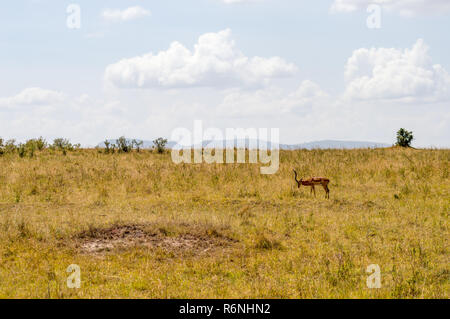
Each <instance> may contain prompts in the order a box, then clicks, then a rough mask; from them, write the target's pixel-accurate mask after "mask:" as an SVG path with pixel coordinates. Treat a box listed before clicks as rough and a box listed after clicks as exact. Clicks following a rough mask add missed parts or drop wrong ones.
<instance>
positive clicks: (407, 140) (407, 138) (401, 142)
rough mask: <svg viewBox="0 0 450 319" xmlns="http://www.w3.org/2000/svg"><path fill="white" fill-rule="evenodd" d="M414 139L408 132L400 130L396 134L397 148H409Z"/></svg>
mask: <svg viewBox="0 0 450 319" xmlns="http://www.w3.org/2000/svg"><path fill="white" fill-rule="evenodd" d="M413 139H414V137H413V134H412V132H408V131H407V130H405V129H404V128H401V129H399V130H398V132H397V143H396V145H397V146H401V147H411V142H412V140H413Z"/></svg>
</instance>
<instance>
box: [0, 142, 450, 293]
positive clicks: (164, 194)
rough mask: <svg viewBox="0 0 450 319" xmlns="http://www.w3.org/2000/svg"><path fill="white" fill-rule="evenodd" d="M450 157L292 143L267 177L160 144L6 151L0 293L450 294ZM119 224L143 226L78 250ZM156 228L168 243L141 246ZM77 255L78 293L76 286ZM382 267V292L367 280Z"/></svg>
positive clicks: (0, 192)
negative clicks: (130, 235)
mask: <svg viewBox="0 0 450 319" xmlns="http://www.w3.org/2000/svg"><path fill="white" fill-rule="evenodd" d="M449 160H450V151H449V150H413V149H398V148H392V149H378V150H314V151H306V150H305V151H282V152H281V163H280V170H279V171H278V173H277V174H275V175H267V176H265V175H260V174H259V165H254V164H220V165H209V164H195V165H194V164H192V165H190V164H184V165H175V164H173V163H172V162H171V160H170V154H163V155H160V154H154V153H150V152H148V151H143V152H141V153H136V152H135V153H132V154H113V155H111V154H99V153H98V152H97V151H95V150H76V151H74V152H68V153H67V156H63V155H62V154H61V153H60V152H57V151H52V150H45V151H42V152H37V153H35V155H34V157H33V158H19V157H18V156H17V155H4V156H1V157H0V297H2V298H16V297H25V298H45V297H50V298H135V297H136V298H208V297H209V298H375V297H376V298H448V297H449V254H448V238H449V232H448V216H449V212H450V209H449V207H450V203H449V172H448V168H449ZM292 168H296V169H297V171H298V172H299V173H300V174H301V175H303V176H311V175H321V176H326V177H328V178H330V180H331V183H330V185H329V187H330V191H331V193H330V200H325V199H324V198H323V197H324V192H323V190H322V189H321V188H318V189H317V198H314V197H311V196H310V194H309V189H306V188H300V190H298V189H297V188H296V183H295V182H294V180H293V174H292ZM117 225H125V226H126V225H137V229H138V230H139V232H145V235H142V236H143V237H139V236H138V237H137V240H132V241H131V242H130V243H131V245H128V246H126V247H124V248H122V249H112V251H109V252H92V253H90V252H89V251H83V250H82V249H80V247H82V245H83V240H84V241H86V240H89V239H90V238H91V239H95V238H98V237H96V236H97V235H96V234H99V233H100V234H104V233H105V231H108V229H113V228H114V227H116V228H117V227H118V226H117ZM132 229H133V228H132ZM80 234H85V235H86V234H87V235H86V236H85V237H83V236H81V235H80ZM139 234H141V233H139ZM102 236H103V235H102ZM151 236H156V237H152V238H160V240H161V241H163V244H161V245H160V246H158V245H155V246H145V245H140V242H139V241H140V240H141V239H142V238H144V239H145V238H150V237H151ZM82 237H83V238H82ZM106 237H107V236H106ZM186 238H190V239H192V241H191V242H188V241H186ZM209 239H211V240H209ZM222 239H224V240H225V241H226V242H225V244H224V243H223V241H222ZM104 240H108V238H106V239H104ZM127 240H128V239H127ZM192 243H193V244H192ZM183 245H184V246H183ZM70 264H77V265H79V266H80V268H81V280H82V284H81V288H80V289H69V288H68V287H67V286H66V278H67V276H68V275H69V274H68V273H67V272H66V268H67V267H68V266H69V265H70ZM370 264H378V265H379V266H380V268H381V280H382V287H381V288H380V289H369V288H367V286H366V278H367V276H368V275H369V274H367V273H366V268H367V266H368V265H370Z"/></svg>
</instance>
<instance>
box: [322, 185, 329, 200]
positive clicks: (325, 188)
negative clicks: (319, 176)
mask: <svg viewBox="0 0 450 319" xmlns="http://www.w3.org/2000/svg"><path fill="white" fill-rule="evenodd" d="M322 187H323V190H324V191H325V198H327V194H328V190H327V189H328V188H327V184H322Z"/></svg>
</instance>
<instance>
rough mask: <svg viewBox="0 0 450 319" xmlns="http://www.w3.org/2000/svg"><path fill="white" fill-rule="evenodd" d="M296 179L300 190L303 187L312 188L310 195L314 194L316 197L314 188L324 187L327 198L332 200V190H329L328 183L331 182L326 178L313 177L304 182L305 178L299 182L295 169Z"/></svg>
mask: <svg viewBox="0 0 450 319" xmlns="http://www.w3.org/2000/svg"><path fill="white" fill-rule="evenodd" d="M294 174H295V176H294V179H295V181H296V182H297V185H298V188H300V186H301V185H303V186H311V191H310V193H312V192H314V197H315V196H316V189H315V188H314V185H322V187H323V189H324V190H325V198H330V190H329V189H328V183H329V182H330V180H329V179H328V178H325V177H311V178H308V179H305V180H303V178H300V180H297V172H296V171H295V169H294Z"/></svg>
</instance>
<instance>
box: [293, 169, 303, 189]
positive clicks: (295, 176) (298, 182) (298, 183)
mask: <svg viewBox="0 0 450 319" xmlns="http://www.w3.org/2000/svg"><path fill="white" fill-rule="evenodd" d="M293 171H294V179H295V181H296V182H297V185H298V187H299V188H300V185H301V181H302V180H301V179H300V180H298V179H297V172H296V171H295V169H293Z"/></svg>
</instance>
